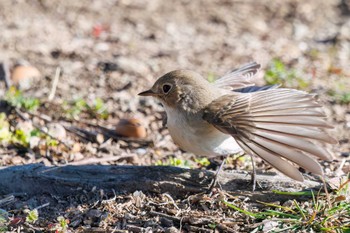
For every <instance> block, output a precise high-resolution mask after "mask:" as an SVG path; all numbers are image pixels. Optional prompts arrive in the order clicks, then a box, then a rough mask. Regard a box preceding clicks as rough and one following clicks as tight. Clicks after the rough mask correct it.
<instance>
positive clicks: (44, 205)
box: [35, 202, 50, 210]
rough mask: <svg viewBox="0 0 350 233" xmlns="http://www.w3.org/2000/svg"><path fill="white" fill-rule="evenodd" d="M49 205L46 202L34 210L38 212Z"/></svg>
mask: <svg viewBox="0 0 350 233" xmlns="http://www.w3.org/2000/svg"><path fill="white" fill-rule="evenodd" d="M49 205H50V202H46V203H45V204H42V205H40V206H38V207H36V208H35V209H36V210H39V209H41V208H44V207H46V206H49Z"/></svg>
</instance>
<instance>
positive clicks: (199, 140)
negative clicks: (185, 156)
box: [165, 108, 242, 157]
mask: <svg viewBox="0 0 350 233" xmlns="http://www.w3.org/2000/svg"><path fill="white" fill-rule="evenodd" d="M165 110H166V112H167V117H168V122H167V124H168V129H169V132H170V135H171V137H172V138H173V140H174V142H175V143H176V144H177V145H178V146H179V147H180V148H181V149H183V150H185V151H188V152H191V153H193V154H196V155H199V156H207V157H212V156H219V155H229V154H235V153H238V152H241V151H242V149H241V148H240V147H239V145H238V144H237V142H236V140H235V139H234V138H233V137H232V136H230V135H228V134H224V133H222V132H220V131H219V130H217V129H216V128H215V127H214V126H212V125H210V124H209V123H207V122H206V121H204V120H203V119H202V118H201V117H198V118H197V119H193V120H192V122H191V121H189V120H188V118H187V116H186V115H184V114H181V112H180V113H178V112H176V111H173V109H172V108H165Z"/></svg>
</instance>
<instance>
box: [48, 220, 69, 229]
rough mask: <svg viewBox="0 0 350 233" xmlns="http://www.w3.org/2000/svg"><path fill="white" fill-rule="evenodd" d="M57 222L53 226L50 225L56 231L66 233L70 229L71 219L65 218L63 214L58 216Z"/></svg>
mask: <svg viewBox="0 0 350 233" xmlns="http://www.w3.org/2000/svg"><path fill="white" fill-rule="evenodd" d="M57 222H58V223H55V224H53V225H51V226H49V228H50V230H51V231H55V232H56V233H65V232H67V229H68V224H69V220H68V219H65V218H64V217H63V216H58V217H57Z"/></svg>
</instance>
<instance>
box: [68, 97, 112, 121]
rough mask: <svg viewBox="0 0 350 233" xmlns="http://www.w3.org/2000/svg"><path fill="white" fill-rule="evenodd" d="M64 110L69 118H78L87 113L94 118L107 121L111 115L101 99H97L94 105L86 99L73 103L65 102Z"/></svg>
mask: <svg viewBox="0 0 350 233" xmlns="http://www.w3.org/2000/svg"><path fill="white" fill-rule="evenodd" d="M63 108H64V110H65V112H66V114H67V115H68V117H72V118H76V117H78V116H79V115H80V114H81V113H83V112H86V113H88V114H90V115H91V116H92V117H97V118H101V119H107V118H108V116H109V113H108V111H107V107H106V106H105V104H104V102H103V100H102V99H101V98H96V99H95V100H94V101H93V103H92V104H89V103H87V102H86V101H85V100H84V99H82V98H79V99H77V100H75V101H73V102H71V103H68V102H64V103H63Z"/></svg>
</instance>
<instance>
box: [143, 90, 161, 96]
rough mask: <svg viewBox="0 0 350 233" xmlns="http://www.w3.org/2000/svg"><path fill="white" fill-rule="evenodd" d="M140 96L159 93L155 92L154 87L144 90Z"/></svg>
mask: <svg viewBox="0 0 350 233" xmlns="http://www.w3.org/2000/svg"><path fill="white" fill-rule="evenodd" d="M139 95H140V96H157V95H158V93H155V92H154V91H153V90H152V89H149V90H147V91H143V92H141V93H139Z"/></svg>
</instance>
